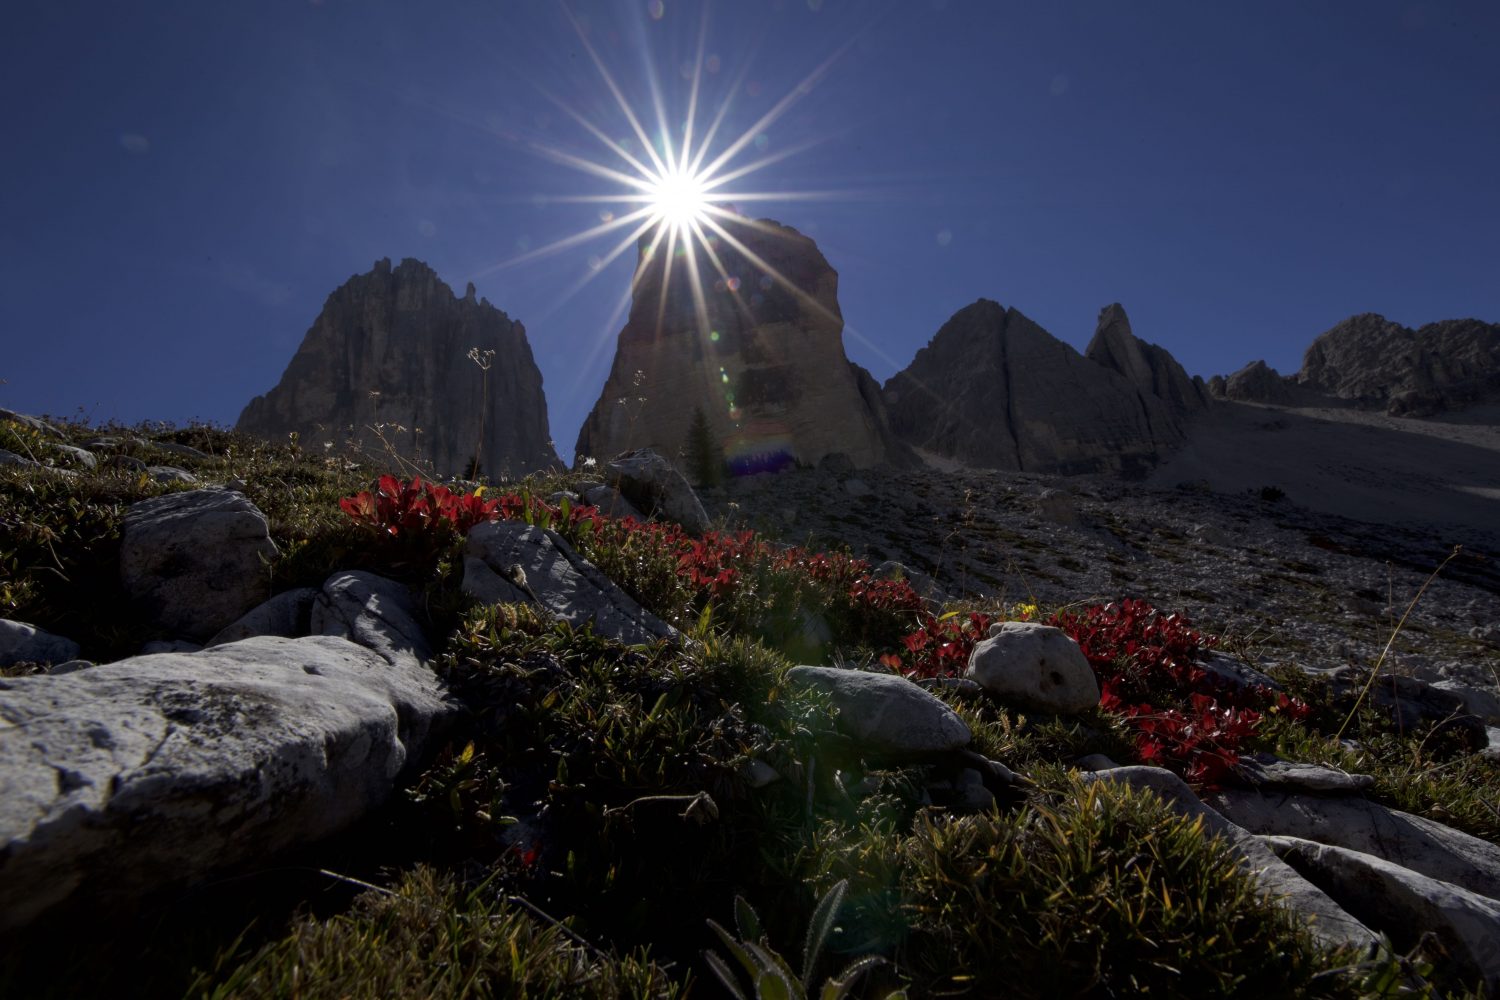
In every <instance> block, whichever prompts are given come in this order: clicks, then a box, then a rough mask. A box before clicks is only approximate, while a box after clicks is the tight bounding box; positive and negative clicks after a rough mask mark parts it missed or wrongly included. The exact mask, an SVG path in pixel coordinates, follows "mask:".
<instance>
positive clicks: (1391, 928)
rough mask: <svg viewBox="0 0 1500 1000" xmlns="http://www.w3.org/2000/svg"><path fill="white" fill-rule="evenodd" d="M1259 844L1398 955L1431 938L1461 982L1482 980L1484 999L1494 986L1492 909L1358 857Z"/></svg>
mask: <svg viewBox="0 0 1500 1000" xmlns="http://www.w3.org/2000/svg"><path fill="white" fill-rule="evenodd" d="M1264 839H1265V842H1266V844H1267V846H1269V847H1270V848H1271V850H1273V851H1275V852H1276V854H1277V856H1279V857H1280V858H1281V859H1282V860H1283V861H1286V862H1288V863H1290V864H1291V865H1292V867H1294V868H1296V869H1297V870H1298V871H1299V872H1301V873H1302V874H1303V875H1304V876H1305V877H1306V878H1307V879H1308V880H1309V881H1311V882H1312V883H1313V884H1315V885H1317V886H1318V887H1320V888H1321V889H1323V891H1325V892H1327V893H1328V894H1329V895H1330V896H1332V897H1333V898H1334V900H1335V901H1336V902H1337V903H1338V904H1339V905H1340V906H1342V907H1343V908H1344V909H1346V910H1348V911H1349V913H1350V914H1352V915H1353V916H1355V917H1356V918H1358V919H1359V920H1361V921H1362V922H1364V923H1365V924H1366V925H1368V926H1370V927H1374V928H1376V929H1378V930H1381V931H1384V932H1385V933H1387V934H1389V935H1390V936H1391V939H1392V941H1393V943H1394V944H1395V946H1396V948H1397V949H1398V950H1402V951H1405V950H1407V949H1410V948H1412V947H1414V946H1415V945H1416V943H1417V939H1418V937H1420V935H1421V934H1422V933H1424V932H1427V933H1431V934H1433V935H1435V936H1436V937H1437V940H1438V944H1440V945H1441V946H1442V948H1443V950H1444V951H1445V952H1446V953H1447V954H1448V957H1449V958H1450V959H1452V960H1453V961H1454V962H1455V963H1456V965H1457V968H1456V969H1455V971H1456V972H1457V973H1458V975H1459V977H1460V978H1461V979H1464V980H1467V981H1471V982H1472V981H1473V980H1474V979H1475V978H1482V979H1483V980H1484V984H1485V988H1486V990H1488V991H1489V993H1490V994H1491V995H1493V994H1494V992H1495V990H1496V988H1497V987H1500V903H1497V902H1496V901H1495V900H1493V899H1488V898H1486V897H1484V896H1481V895H1479V894H1477V893H1473V892H1469V891H1468V890H1467V889H1463V888H1460V887H1459V886H1456V885H1450V884H1449V883H1447V882H1440V881H1438V880H1437V879H1433V878H1428V877H1426V876H1424V875H1419V874H1417V873H1416V872H1413V871H1409V870H1407V869H1405V868H1402V867H1401V866H1400V865H1394V864H1391V863H1390V862H1389V861H1383V860H1381V859H1380V858H1377V857H1372V856H1371V855H1368V854H1361V853H1360V852H1358V851H1350V850H1347V849H1345V848H1342V847H1329V846H1327V845H1326V844H1315V843H1313V842H1312V841H1309V840H1298V839H1297V838H1295V837H1266V838H1264Z"/></svg>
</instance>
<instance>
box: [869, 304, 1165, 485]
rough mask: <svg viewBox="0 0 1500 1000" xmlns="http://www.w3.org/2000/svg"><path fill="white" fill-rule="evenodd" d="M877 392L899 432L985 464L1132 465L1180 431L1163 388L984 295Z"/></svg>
mask: <svg viewBox="0 0 1500 1000" xmlns="http://www.w3.org/2000/svg"><path fill="white" fill-rule="evenodd" d="M1132 339H1133V338H1132ZM1163 353H1165V352H1163ZM1173 364H1174V365H1175V362H1173ZM1145 375H1147V376H1149V369H1147V370H1146V371H1145ZM885 397H886V403H887V406H888V407H889V410H890V420H891V427H892V428H893V430H894V431H895V432H896V434H897V435H898V436H899V437H900V438H901V439H902V440H903V441H906V442H907V443H909V444H911V445H913V446H915V447H918V448H922V449H926V450H928V451H932V452H935V453H937V454H939V455H942V456H945V457H948V458H955V459H957V460H959V461H961V462H964V463H965V464H967V465H973V466H979V467H985V468H997V469H1016V470H1024V471H1030V472H1055V473H1084V472H1112V473H1124V474H1139V473H1141V472H1144V471H1145V470H1147V469H1149V468H1150V467H1151V466H1152V465H1153V464H1154V463H1155V462H1156V460H1157V459H1158V458H1160V457H1161V456H1162V454H1164V452H1165V451H1167V450H1169V449H1171V448H1173V447H1175V446H1177V445H1178V444H1180V443H1181V442H1182V440H1183V429H1182V423H1181V421H1180V419H1179V417H1178V415H1177V414H1174V413H1173V411H1172V408H1171V407H1169V406H1168V405H1167V403H1165V402H1164V401H1163V400H1162V399H1161V398H1159V397H1158V396H1156V395H1155V394H1153V393H1150V392H1146V391H1143V390H1142V389H1141V388H1139V387H1138V384H1137V382H1135V381H1134V380H1133V379H1131V378H1127V377H1126V376H1124V375H1122V374H1120V372H1119V371H1117V370H1115V369H1114V368H1111V367H1106V366H1105V365H1103V364H1098V363H1096V362H1094V361H1090V360H1089V359H1088V358H1085V357H1083V356H1082V355H1080V354H1079V353H1078V352H1077V351H1075V350H1073V348H1071V347H1069V346H1068V345H1067V344H1065V343H1063V342H1062V341H1060V340H1058V339H1056V338H1055V337H1053V336H1052V335H1051V334H1049V333H1047V331H1045V330H1043V329H1042V328H1041V327H1039V326H1037V325H1036V324H1035V323H1033V322H1032V321H1031V320H1029V319H1027V318H1026V317H1025V316H1023V315H1022V314H1021V313H1020V312H1018V311H1016V310H1015V309H1006V308H1005V307H1004V306H1001V305H1000V304H999V303H997V302H991V301H990V300H988V299H980V300H979V301H977V302H975V303H974V304H973V305H970V306H967V307H965V308H964V309H961V310H959V312H957V313H955V314H954V316H953V318H951V319H950V320H948V322H947V323H945V324H944V325H943V327H942V329H940V330H939V331H938V332H937V335H936V336H935V337H933V339H932V342H931V343H930V344H928V345H927V346H926V347H924V348H922V350H920V351H918V352H917V356H916V358H914V359H913V360H912V363H911V364H910V365H908V366H907V367H906V369H905V370H903V371H901V372H899V373H897V374H896V375H894V376H893V377H892V378H891V379H890V381H888V382H886V384H885Z"/></svg>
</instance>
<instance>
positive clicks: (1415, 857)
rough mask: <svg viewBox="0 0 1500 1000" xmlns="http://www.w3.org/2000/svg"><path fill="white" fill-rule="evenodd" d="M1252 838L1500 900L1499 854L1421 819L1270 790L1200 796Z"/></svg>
mask: <svg viewBox="0 0 1500 1000" xmlns="http://www.w3.org/2000/svg"><path fill="white" fill-rule="evenodd" d="M1203 798H1204V801H1205V802H1206V803H1208V804H1209V805H1210V806H1212V807H1213V808H1214V809H1217V810H1218V811H1219V812H1220V813H1222V814H1223V815H1224V817H1225V818H1226V819H1228V820H1229V821H1230V822H1233V823H1237V824H1239V825H1240V826H1242V827H1244V828H1245V829H1247V830H1249V831H1251V832H1252V833H1258V834H1264V835H1267V836H1281V837H1296V838H1298V839H1300V840H1311V841H1314V842H1316V843H1319V844H1329V845H1332V846H1334V847H1343V848H1347V849H1349V850H1351V851H1359V852H1360V853H1362V854H1372V855H1374V856H1375V857H1378V858H1384V859H1385V860H1386V861H1389V862H1391V863H1392V864H1396V865H1399V866H1401V867H1402V868H1408V869H1410V870H1411V871H1414V872H1417V873H1419V874H1422V875H1426V876H1428V877H1429V878H1435V879H1440V880H1441V881H1444V882H1452V883H1453V884H1454V885H1457V886H1462V887H1463V888H1465V889H1468V890H1470V891H1471V892H1477V893H1479V894H1480V895H1481V896H1488V897H1489V898H1490V899H1495V900H1500V847H1496V846H1495V845H1494V844H1491V843H1489V842H1488V841H1485V840H1480V839H1479V838H1478V837H1471V836H1469V835H1468V834H1467V833H1461V832H1460V831H1458V830H1454V829H1452V828H1451V827H1447V826H1444V825H1443V824H1441V823H1435V822H1433V821H1432V820H1430V819H1424V818H1422V817H1421V816H1413V815H1411V814H1410V813H1404V812H1400V811H1399V810H1396V809H1388V808H1386V807H1385V806H1382V805H1377V804H1376V803H1374V802H1369V801H1366V800H1365V799H1359V798H1323V797H1320V796H1314V795H1300V794H1297V793H1292V792H1277V791H1274V790H1272V789H1262V790H1259V791H1246V790H1244V789H1223V790H1221V791H1218V792H1212V793H1209V794H1207V795H1205V796H1204V797H1203Z"/></svg>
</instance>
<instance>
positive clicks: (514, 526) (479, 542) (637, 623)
mask: <svg viewBox="0 0 1500 1000" xmlns="http://www.w3.org/2000/svg"><path fill="white" fill-rule="evenodd" d="M463 589H464V592H465V593H467V594H471V595H473V596H474V597H475V598H477V599H478V600H480V601H484V602H486V603H488V604H498V603H510V604H520V603H531V604H534V605H535V606H537V607H539V608H541V609H542V610H543V611H545V612H547V613H548V614H550V615H551V616H553V617H554V618H560V619H562V620H563V621H566V622H568V623H569V624H570V625H572V626H573V627H575V628H582V627H583V626H584V624H586V623H591V624H592V625H593V627H594V632H595V633H597V634H599V635H602V636H607V637H609V638H611V639H615V640H618V641H619V642H623V643H627V644H629V645H636V644H639V643H653V642H657V641H659V640H662V639H671V638H675V637H676V636H677V630H676V629H674V628H673V627H672V626H670V625H668V624H667V623H666V622H664V621H662V620H661V619H660V618H658V617H656V616H655V615H653V614H651V613H650V612H649V611H647V610H645V609H644V608H642V607H641V606H640V605H639V604H637V603H636V602H635V599H634V598H632V597H631V596H630V595H629V594H627V593H625V592H624V591H623V590H621V589H620V588H619V587H617V586H615V585H614V583H612V582H611V581H610V579H609V578H608V577H607V576H605V575H604V574H603V573H601V572H599V570H598V568H597V567H595V566H594V565H593V564H592V563H590V562H589V561H588V560H587V559H585V558H583V557H582V556H580V555H579V554H578V553H577V551H575V550H574V548H573V547H572V546H571V545H569V544H568V543H567V542H566V541H565V540H564V539H563V538H562V536H560V535H558V534H557V532H555V531H549V530H546V529H543V528H538V527H535V526H534V525H529V524H523V523H521V522H519V521H487V522H485V523H483V524H478V525H475V526H474V528H473V529H472V530H471V531H470V532H469V537H468V541H467V544H466V545H465V547H464V580H463Z"/></svg>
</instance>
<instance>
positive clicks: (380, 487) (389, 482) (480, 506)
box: [339, 476, 501, 538]
mask: <svg viewBox="0 0 1500 1000" xmlns="http://www.w3.org/2000/svg"><path fill="white" fill-rule="evenodd" d="M500 506H501V500H499V499H495V500H485V499H483V497H482V496H481V495H480V494H478V493H454V492H453V491H452V490H450V489H448V487H446V486H439V485H438V484H436V483H428V482H424V481H423V480H422V478H421V477H420V476H417V477H414V478H413V479H412V480H411V481H410V482H406V483H403V482H401V481H400V480H399V479H397V478H396V477H395V476H381V477H380V480H379V481H378V482H377V483H376V486H375V492H373V493H371V492H369V491H365V492H362V493H356V494H355V495H354V496H352V497H344V498H343V499H341V500H340V501H339V507H341V508H342V509H343V511H344V513H346V514H348V515H349V517H350V518H351V519H352V520H353V521H354V523H355V524H362V525H365V526H366V527H369V528H373V529H374V530H376V531H379V532H381V533H382V534H386V535H390V536H391V537H393V538H399V537H401V536H403V535H413V534H418V533H432V532H438V531H447V530H448V529H450V528H451V529H453V530H455V531H457V532H458V533H459V534H463V533H465V532H467V531H468V530H469V529H470V528H472V527H474V525H476V524H478V523H479V522H480V521H488V520H491V519H493V518H494V517H496V516H497V515H496V511H497V510H498V509H499V508H500Z"/></svg>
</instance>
